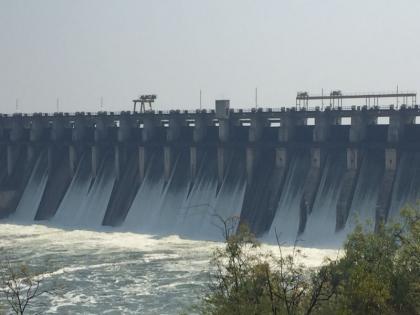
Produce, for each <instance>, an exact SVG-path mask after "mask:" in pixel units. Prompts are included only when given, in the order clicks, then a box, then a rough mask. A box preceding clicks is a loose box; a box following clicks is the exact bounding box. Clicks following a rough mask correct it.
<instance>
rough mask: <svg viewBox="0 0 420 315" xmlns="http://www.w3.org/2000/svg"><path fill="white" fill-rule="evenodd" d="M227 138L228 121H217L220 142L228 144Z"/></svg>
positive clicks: (228, 130) (228, 133)
mask: <svg viewBox="0 0 420 315" xmlns="http://www.w3.org/2000/svg"><path fill="white" fill-rule="evenodd" d="M229 136H230V121H229V119H219V140H220V141H221V142H228V141H229Z"/></svg>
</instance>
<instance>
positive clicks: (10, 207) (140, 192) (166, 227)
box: [0, 100, 420, 245]
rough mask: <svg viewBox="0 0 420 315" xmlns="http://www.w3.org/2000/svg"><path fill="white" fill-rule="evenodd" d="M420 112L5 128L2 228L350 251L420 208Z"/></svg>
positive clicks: (150, 116) (154, 115)
mask: <svg viewBox="0 0 420 315" xmlns="http://www.w3.org/2000/svg"><path fill="white" fill-rule="evenodd" d="M418 117H420V110H419V107H418V106H417V105H413V106H407V105H402V106H400V107H399V108H394V106H392V105H391V106H386V107H384V106H381V107H380V106H372V107H368V106H352V107H337V108H332V107H325V108H323V109H322V110H321V109H320V108H319V107H314V108H279V109H269V108H264V109H262V108H258V109H256V108H253V109H251V110H234V109H231V108H230V107H229V101H227V100H219V101H216V107H215V110H196V111H180V110H171V111H168V112H164V111H152V110H150V111H145V112H142V113H138V112H119V113H115V112H98V113H85V112H77V113H72V114H70V113H54V114H46V113H34V114H30V115H29V114H17V113H16V114H12V115H6V114H3V115H1V116H0V217H1V218H2V219H6V220H13V221H17V222H27V223H28V222H29V223H31V222H36V221H38V222H41V223H42V222H52V223H55V224H59V225H63V226H68V227H78V228H80V227H82V228H83V227H86V228H97V227H101V226H109V227H115V228H118V229H127V230H134V231H138V232H141V233H150V234H157V235H161V234H166V235H167V234H178V235H181V236H185V237H191V238H200V239H203V238H206V239H220V238H221V236H222V234H221V231H220V225H221V220H226V219H227V218H229V217H237V218H238V220H239V221H241V222H244V223H247V224H248V225H249V226H250V228H251V230H252V231H253V232H254V233H255V234H256V235H257V236H259V237H261V238H264V239H268V240H270V239H271V240H273V239H275V236H276V234H278V235H280V239H281V240H284V241H285V242H293V241H294V240H295V239H296V238H301V239H302V240H303V241H305V242H308V244H315V245H316V244H326V243H329V242H332V241H334V240H338V239H340V237H341V236H342V235H345V234H346V233H347V232H348V231H350V229H351V228H352V226H354V218H358V219H359V220H360V221H365V220H369V221H370V222H371V223H372V228H374V227H375V226H377V225H378V224H379V223H380V222H387V221H389V220H392V219H395V218H397V217H398V212H399V209H400V208H401V207H402V206H404V205H405V204H409V203H411V204H413V203H415V201H416V200H417V198H419V196H420V125H419V124H416V122H417V118H418Z"/></svg>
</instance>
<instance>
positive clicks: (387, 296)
mask: <svg viewBox="0 0 420 315" xmlns="http://www.w3.org/2000/svg"><path fill="white" fill-rule="evenodd" d="M401 217H402V221H401V223H396V224H392V225H387V226H380V227H379V228H378V230H377V231H376V233H373V232H369V231H365V230H364V229H363V228H362V227H361V226H358V227H357V228H356V229H355V230H354V232H353V233H351V234H350V235H349V236H348V238H347V240H346V242H345V244H344V249H343V254H342V256H341V258H339V259H337V260H327V261H326V263H325V264H324V265H323V266H322V267H320V268H317V269H315V270H308V269H307V268H305V266H303V265H302V264H301V263H300V258H301V257H302V253H301V252H300V251H299V250H298V249H297V248H294V250H293V252H292V254H290V255H284V254H283V253H282V252H281V247H280V246H279V250H280V255H273V254H272V253H268V254H263V253H262V252H261V251H259V250H258V249H259V243H258V242H257V240H256V239H255V237H254V236H253V235H252V234H251V233H250V232H249V229H248V228H247V227H245V226H241V227H240V228H239V231H238V233H236V234H234V233H231V230H229V229H227V226H228V225H227V224H225V225H224V226H225V238H226V243H225V247H224V248H221V249H218V250H216V251H215V253H214V256H213V259H212V261H211V268H212V273H211V274H212V275H211V280H212V281H211V284H210V287H209V292H208V294H207V295H206V296H205V297H204V298H203V300H202V302H201V304H200V305H199V306H198V307H197V311H198V312H199V313H200V314H203V315H226V314H243V315H248V314H276V315H280V314H293V315H300V314H307V315H309V314H327V315H328V314H356V315H357V314H360V315H362V314H363V315H364V314H390V315H391V314H392V315H393V314H420V210H419V209H418V208H405V209H404V210H402V212H401Z"/></svg>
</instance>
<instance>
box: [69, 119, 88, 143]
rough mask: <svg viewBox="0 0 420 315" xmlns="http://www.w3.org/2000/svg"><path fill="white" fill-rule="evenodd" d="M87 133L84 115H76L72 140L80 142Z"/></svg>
mask: <svg viewBox="0 0 420 315" xmlns="http://www.w3.org/2000/svg"><path fill="white" fill-rule="evenodd" d="M85 133H86V122H85V117H84V115H80V114H79V115H76V117H75V118H74V126H73V130H72V140H73V141H74V142H80V141H82V140H83V139H84V137H85Z"/></svg>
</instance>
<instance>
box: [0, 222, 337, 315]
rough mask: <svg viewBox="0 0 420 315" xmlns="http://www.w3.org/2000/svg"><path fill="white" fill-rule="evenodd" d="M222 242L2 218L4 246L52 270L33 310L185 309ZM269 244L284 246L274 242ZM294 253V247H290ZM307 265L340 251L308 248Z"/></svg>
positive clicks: (0, 245) (33, 265)
mask: <svg viewBox="0 0 420 315" xmlns="http://www.w3.org/2000/svg"><path fill="white" fill-rule="evenodd" d="M218 246H222V244H221V243H216V242H207V241H190V240H184V239H181V238H179V237H178V236H168V237H163V238H162V237H160V238H156V237H153V236H151V235H141V234H135V233H121V232H110V229H104V231H103V232H101V231H94V232H93V231H81V230H63V229H59V228H54V227H47V226H42V225H30V226H28V225H26V226H25V225H15V224H10V223H7V222H4V221H3V222H1V223H0V248H2V249H3V250H4V251H5V252H6V254H9V255H10V256H11V257H12V258H18V259H21V260H24V261H26V262H27V263H28V264H29V265H30V266H31V268H36V269H42V270H44V272H45V276H44V279H45V280H44V284H43V285H44V286H45V287H49V286H54V287H56V288H59V294H57V295H44V296H42V298H40V299H39V301H42V304H38V303H36V302H34V303H35V304H34V305H33V308H30V309H29V312H35V311H37V312H41V313H43V314H134V313H135V314H153V315H154V314H156V315H157V314H168V315H171V314H179V313H180V312H181V311H183V310H187V312H188V307H189V306H190V305H191V304H193V303H195V302H196V301H197V300H198V298H199V297H200V296H202V294H203V290H205V288H206V285H207V282H208V279H209V278H208V270H209V264H208V262H209V258H210V256H211V253H212V251H213V250H214V249H215V248H216V247H218ZM263 248H264V249H265V250H269V249H270V250H273V251H274V252H276V251H277V248H275V247H272V246H264V247H263ZM283 251H284V253H285V254H287V253H289V252H290V251H291V248H289V247H286V248H284V250H283ZM303 251H304V253H305V254H306V255H307V257H306V258H305V260H304V261H303V262H304V263H305V264H306V265H307V266H318V265H320V264H321V263H322V262H323V259H324V257H325V256H328V257H331V258H334V257H336V255H337V251H335V250H319V249H303Z"/></svg>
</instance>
